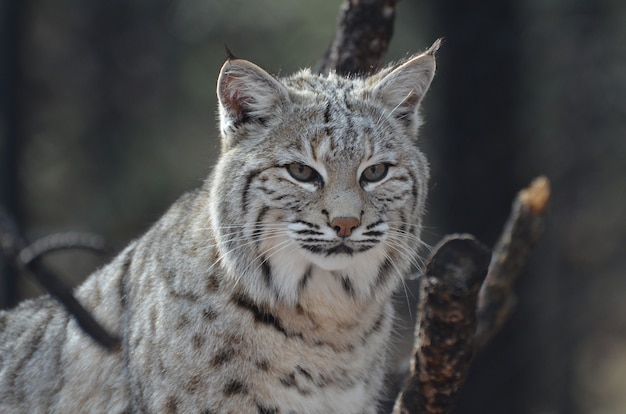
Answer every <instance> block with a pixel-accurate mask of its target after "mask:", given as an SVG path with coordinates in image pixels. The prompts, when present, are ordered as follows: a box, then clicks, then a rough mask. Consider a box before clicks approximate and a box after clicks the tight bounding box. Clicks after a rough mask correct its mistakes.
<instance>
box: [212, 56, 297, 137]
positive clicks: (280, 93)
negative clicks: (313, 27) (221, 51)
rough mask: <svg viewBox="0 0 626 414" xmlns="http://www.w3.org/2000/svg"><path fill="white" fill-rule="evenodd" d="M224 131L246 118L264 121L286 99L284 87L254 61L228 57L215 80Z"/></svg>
mask: <svg viewBox="0 0 626 414" xmlns="http://www.w3.org/2000/svg"><path fill="white" fill-rule="evenodd" d="M217 98H218V100H219V113H220V124H221V130H222V131H223V132H225V131H228V130H230V129H231V128H233V127H237V126H239V125H241V124H243V123H247V122H261V123H263V122H265V120H267V119H268V118H270V117H272V116H273V115H275V114H276V111H278V110H279V109H280V106H281V105H282V104H283V103H285V102H288V101H289V93H288V91H287V89H286V88H285V87H284V86H283V85H282V84H281V83H280V82H279V81H278V80H277V79H275V78H274V77H273V76H271V75H270V74H268V73H267V72H265V71H264V70H263V69H261V68H260V67H258V66H257V65H255V64H253V63H250V62H248V61H246V60H242V59H229V60H227V61H226V63H224V66H222V70H221V71H220V75H219V77H218V80H217Z"/></svg>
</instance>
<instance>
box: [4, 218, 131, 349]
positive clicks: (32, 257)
mask: <svg viewBox="0 0 626 414" xmlns="http://www.w3.org/2000/svg"><path fill="white" fill-rule="evenodd" d="M76 241H77V240H74V242H76ZM93 241H94V240H90V242H93ZM61 245H62V243H57V244H56V246H57V247H59V246H61ZM65 247H68V245H67V244H65V245H64V248H65ZM74 247H76V244H75V246H74ZM80 247H86V246H84V245H82V246H80ZM89 247H90V248H91V247H93V246H91V245H90V246H89ZM28 249H29V248H28V245H27V242H26V239H25V238H24V237H23V236H22V233H21V231H20V230H19V228H18V226H17V224H16V223H15V221H14V220H13V219H12V218H11V217H9V215H8V214H7V213H6V212H5V210H4V209H3V208H2V207H0V251H1V252H2V253H4V255H5V256H6V257H7V258H8V259H9V260H11V261H12V262H13V265H15V266H16V267H17V268H19V269H21V270H23V271H25V272H27V273H28V274H30V275H31V276H32V277H33V278H34V279H35V280H36V281H37V282H39V283H40V284H41V285H42V286H43V287H44V288H45V289H46V291H47V292H49V293H50V294H51V295H52V296H53V297H55V298H56V299H57V300H58V301H59V302H60V303H61V304H62V305H63V306H64V307H65V309H66V310H67V311H68V312H69V313H70V315H72V316H74V318H75V320H76V322H77V323H78V325H79V326H80V327H81V329H82V330H83V331H84V332H85V333H87V334H88V335H89V336H91V337H92V338H93V339H94V340H95V341H96V342H97V343H99V344H100V345H102V346H103V347H105V348H106V349H109V350H113V349H115V348H117V347H118V346H119V344H120V340H119V338H117V337H115V336H114V335H111V334H110V333H109V332H107V331H106V330H105V329H104V328H103V327H102V325H100V324H99V323H98V322H97V321H96V320H95V319H94V318H93V316H91V314H90V313H89V312H88V311H87V310H86V309H85V308H84V307H83V306H82V305H81V304H80V302H79V301H78V300H77V299H76V298H75V297H74V294H73V292H72V289H71V288H70V287H68V286H67V285H66V284H65V283H64V282H63V281H62V280H61V279H60V278H59V277H58V276H57V275H56V274H54V273H53V272H52V271H50V270H49V269H48V268H47V267H46V266H45V265H44V264H43V262H42V260H41V258H42V256H41V254H42V253H43V252H45V249H44V250H42V249H37V248H35V249H31V251H30V252H29V250H28ZM48 250H50V249H48ZM37 251H38V252H39V254H34V253H33V252H37ZM22 252H26V253H24V254H22ZM23 258H25V259H26V261H24V260H23Z"/></svg>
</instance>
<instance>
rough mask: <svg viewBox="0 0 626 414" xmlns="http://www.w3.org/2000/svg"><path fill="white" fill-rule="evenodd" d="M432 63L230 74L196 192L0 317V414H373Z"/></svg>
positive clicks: (419, 164) (246, 66) (410, 212)
mask: <svg viewBox="0 0 626 414" xmlns="http://www.w3.org/2000/svg"><path fill="white" fill-rule="evenodd" d="M432 55H433V53H432V51H431V52H427V53H425V54H423V55H419V56H415V57H413V58H411V59H409V60H407V61H406V62H403V63H401V64H397V65H392V66H389V67H388V68H385V69H383V70H382V71H380V72H379V73H377V74H374V75H372V76H370V77H368V78H363V79H359V78H354V79H349V78H342V77H340V76H338V75H336V74H330V75H328V76H319V75H315V74H312V73H311V72H310V71H306V70H305V71H301V72H299V73H297V74H295V75H293V76H291V77H287V78H284V79H278V78H275V77H273V76H271V75H269V74H268V73H267V72H265V71H264V70H263V69H261V68H259V67H258V66H256V65H254V64H253V63H250V62H247V61H244V60H238V59H230V60H229V61H228V62H227V63H226V64H225V65H224V67H223V68H222V70H221V72H220V76H219V79H218V83H217V94H218V98H219V117H220V131H221V135H222V153H221V156H220V158H219V161H218V163H217V165H216V167H215V169H214V171H213V173H212V175H211V176H210V177H209V179H208V180H207V181H206V184H205V186H204V187H203V188H201V189H199V190H196V191H195V192H191V193H189V194H187V195H186V196H184V197H182V198H181V199H180V200H179V201H178V202H177V203H176V204H174V206H172V207H171V209H170V210H169V211H168V212H167V213H166V214H165V215H164V216H163V217H162V218H161V219H160V220H159V221H158V222H157V223H156V224H155V225H154V226H153V227H152V228H151V229H150V230H149V231H148V232H147V233H146V234H145V235H144V236H142V237H141V238H139V239H138V240H136V241H134V242H133V243H131V245H130V246H129V247H128V248H127V249H125V250H124V251H123V252H122V253H120V255H119V256H118V257H116V258H115V259H114V260H113V261H112V262H111V263H110V264H108V265H107V266H106V267H104V268H102V269H100V270H98V271H96V272H95V273H94V274H93V275H91V276H90V277H89V278H88V279H87V281H86V282H85V283H84V284H83V285H82V286H81V287H79V288H78V289H77V296H78V299H79V300H80V301H81V303H83V304H84V305H85V306H86V307H87V308H88V309H89V311H90V312H91V313H92V314H93V315H94V316H95V317H96V319H97V320H98V321H100V323H102V324H103V325H104V326H105V327H107V329H109V330H110V331H113V332H114V333H115V334H116V335H118V336H120V337H121V338H123V339H122V345H121V349H120V350H119V351H115V352H110V353H109V352H107V351H105V350H103V349H100V348H99V347H98V346H97V345H95V344H94V343H93V342H91V340H90V339H89V338H87V337H86V336H85V335H84V334H83V333H82V331H80V329H79V328H78V326H77V324H76V323H75V322H74V321H73V320H72V319H71V318H70V317H69V315H68V314H67V313H66V312H65V310H64V309H63V308H62V307H61V306H60V305H59V304H58V303H56V302H55V301H54V300H53V299H52V298H50V297H44V298H40V299H38V300H36V301H30V302H26V303H24V304H22V305H20V306H19V307H18V308H17V309H16V310H14V311H11V312H4V311H2V312H0V326H2V329H0V347H1V348H2V353H1V354H0V412H48V411H51V412H236V413H251V412H263V413H270V412H272V413H289V412H298V413H304V414H307V413H318V414H319V413H328V412H341V413H347V414H351V413H366V414H373V413H375V412H376V408H377V401H378V398H379V396H380V395H381V391H382V389H383V382H384V377H385V364H386V361H387V359H386V358H387V357H386V351H387V348H388V345H389V340H390V339H389V338H390V336H391V335H390V331H391V326H392V320H393V307H392V303H391V294H392V292H393V291H394V289H396V287H397V286H399V284H401V283H402V278H403V277H405V276H406V275H407V274H408V273H409V272H411V271H413V270H414V268H415V267H417V266H418V265H419V263H420V257H419V253H418V249H419V247H420V245H421V241H420V232H421V227H422V216H423V214H424V203H425V199H426V192H427V181H428V165H427V161H426V158H425V157H424V155H423V154H422V152H421V151H420V148H419V146H418V143H417V133H418V128H419V126H420V123H421V120H420V116H419V111H418V110H419V105H420V102H421V100H422V98H423V96H424V94H425V93H426V91H427V89H428V86H429V84H430V82H431V80H432V77H433V74H434V70H435V63H434V58H433V56H432Z"/></svg>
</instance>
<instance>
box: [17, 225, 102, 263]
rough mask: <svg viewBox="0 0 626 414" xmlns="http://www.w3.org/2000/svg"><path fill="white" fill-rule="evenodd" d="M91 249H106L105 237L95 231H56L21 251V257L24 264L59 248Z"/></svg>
mask: <svg viewBox="0 0 626 414" xmlns="http://www.w3.org/2000/svg"><path fill="white" fill-rule="evenodd" d="M76 249H81V250H90V251H93V252H95V253H104V252H105V251H106V242H105V240H104V238H103V237H102V236H100V235H98V234H94V233H79V232H66V233H55V234H51V235H49V236H44V237H41V238H39V239H37V240H35V241H34V242H32V243H31V244H29V245H28V246H26V247H24V248H23V249H22V250H21V251H20V253H19V259H20V260H21V261H22V263H24V264H29V263H30V262H31V261H33V260H35V259H38V258H40V257H43V256H45V255H46V254H49V253H53V252H56V251H59V250H76Z"/></svg>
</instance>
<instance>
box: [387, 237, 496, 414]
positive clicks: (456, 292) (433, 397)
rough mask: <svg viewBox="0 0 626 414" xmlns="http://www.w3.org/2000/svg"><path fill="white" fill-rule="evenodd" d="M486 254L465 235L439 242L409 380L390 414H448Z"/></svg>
mask: <svg viewBox="0 0 626 414" xmlns="http://www.w3.org/2000/svg"><path fill="white" fill-rule="evenodd" d="M490 256H491V254H490V251H489V249H488V248H487V247H485V246H484V245H482V244H481V243H479V242H478V241H477V240H476V239H475V238H474V237H472V236H470V235H453V236H448V237H446V238H444V239H443V240H442V241H441V242H440V244H439V245H438V246H437V247H435V249H434V251H433V253H432V256H431V258H430V259H429V261H428V263H427V264H426V271H425V276H424V277H423V278H422V283H421V290H420V303H419V305H418V310H417V318H418V319H417V324H416V336H415V344H414V348H413V358H412V360H411V374H410V376H409V379H408V381H407V382H406V385H405V387H404V389H403V391H402V392H401V393H400V395H399V396H398V398H397V399H396V406H395V407H394V411H393V412H394V414H409V413H429V414H430V413H432V414H435V413H437V414H439V413H447V412H448V411H449V410H450V409H451V407H452V405H453V403H454V400H455V397H456V395H457V393H458V391H459V390H460V389H461V387H462V385H463V383H464V382H465V378H466V377H467V373H468V372H469V367H470V364H471V362H472V358H473V353H474V348H473V337H474V332H475V328H476V323H475V322H476V302H477V296H478V291H479V289H480V285H481V283H482V281H483V280H484V278H485V276H486V274H487V267H488V265H489V259H490Z"/></svg>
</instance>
